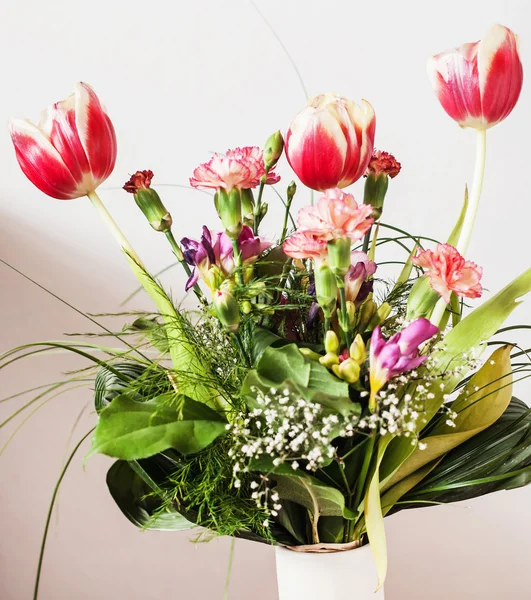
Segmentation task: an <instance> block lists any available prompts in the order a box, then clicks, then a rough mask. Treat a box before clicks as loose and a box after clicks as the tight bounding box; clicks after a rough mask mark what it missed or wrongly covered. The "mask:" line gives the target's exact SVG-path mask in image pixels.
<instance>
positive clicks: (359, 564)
mask: <svg viewBox="0 0 531 600" xmlns="http://www.w3.org/2000/svg"><path fill="white" fill-rule="evenodd" d="M275 553H276V563H277V581H278V597H279V600H341V599H342V598H345V600H347V599H348V600H384V591H383V588H382V589H380V590H379V591H378V592H376V588H377V586H378V576H377V573H376V566H375V564H374V560H373V558H372V553H371V549H370V546H368V545H366V546H362V547H361V548H356V549H355V550H348V551H343V552H331V553H327V554H317V553H312V552H294V551H293V550H288V549H287V548H283V547H281V546H277V547H276V548H275ZM375 592H376V593H375Z"/></svg>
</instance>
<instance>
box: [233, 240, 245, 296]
mask: <svg viewBox="0 0 531 600" xmlns="http://www.w3.org/2000/svg"><path fill="white" fill-rule="evenodd" d="M231 241H232V252H233V254H234V266H235V267H236V278H237V279H238V283H239V284H240V285H243V273H242V253H241V252H240V246H239V245H238V240H235V239H231Z"/></svg>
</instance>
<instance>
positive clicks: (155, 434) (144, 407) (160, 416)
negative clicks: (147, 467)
mask: <svg viewBox="0 0 531 600" xmlns="http://www.w3.org/2000/svg"><path fill="white" fill-rule="evenodd" d="M180 409H181V410H177V408H176V407H175V406H169V405H168V404H167V396H160V397H158V398H155V399H153V400H149V401H147V402H138V401H136V400H133V399H131V398H129V397H127V396H125V395H124V396H118V397H117V398H115V399H114V400H113V401H112V403H111V404H110V405H109V406H108V407H107V408H106V409H105V410H103V411H102V412H101V413H100V418H99V421H98V425H97V427H96V431H95V434H94V437H93V440H92V449H91V451H90V454H95V453H97V452H100V453H102V454H106V455H108V456H112V457H114V458H121V459H123V460H134V459H140V458H147V457H149V456H153V455H154V454H157V453H158V452H161V451H163V450H166V449H167V448H174V449H176V450H177V451H178V452H180V453H181V454H185V455H186V454H195V453H197V452H199V451H201V450H203V449H204V448H206V447H207V446H208V445H209V444H210V443H211V442H213V441H214V440H215V439H216V438H217V437H219V436H220V435H222V434H223V433H224V432H225V425H226V421H225V420H223V418H222V417H221V416H220V415H218V413H216V412H215V411H214V410H212V409H210V408H209V407H208V406H206V405H205V404H201V403H199V402H195V401H193V400H190V399H189V398H186V399H184V402H183V404H182V407H180Z"/></svg>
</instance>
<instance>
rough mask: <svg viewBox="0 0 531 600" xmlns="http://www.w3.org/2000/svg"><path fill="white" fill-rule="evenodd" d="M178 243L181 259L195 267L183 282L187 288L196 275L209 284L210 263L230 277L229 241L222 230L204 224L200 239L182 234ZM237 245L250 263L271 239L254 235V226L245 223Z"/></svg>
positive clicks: (232, 262) (247, 262) (232, 255)
mask: <svg viewBox="0 0 531 600" xmlns="http://www.w3.org/2000/svg"><path fill="white" fill-rule="evenodd" d="M181 245H182V248H183V255H184V259H185V260H186V262H187V263H188V264H189V265H191V266H193V267H194V270H193V271H192V274H191V275H190V278H189V279H188V281H187V282H186V287H185V289H186V291H188V290H189V289H190V288H192V287H193V286H194V285H195V284H196V283H197V282H198V280H199V275H201V276H202V277H203V279H204V280H205V282H206V283H207V284H208V285H209V287H210V283H211V279H210V278H209V276H208V275H209V272H210V270H211V268H212V267H217V269H218V272H219V273H220V274H221V276H222V277H229V276H230V275H231V274H232V272H233V271H234V268H235V265H234V251H233V248H232V241H231V239H230V238H229V236H228V235H227V234H226V233H225V232H224V231H210V230H209V229H208V227H206V225H205V226H203V235H202V236H201V240H200V241H197V240H192V239H190V238H186V237H185V238H183V239H182V240H181ZM238 247H239V249H240V252H241V255H242V262H243V264H250V263H252V262H254V261H256V260H257V259H258V257H259V256H260V255H261V254H262V253H263V252H264V251H265V250H267V249H268V248H269V247H271V243H270V242H267V241H262V240H260V238H258V237H255V236H254V234H253V230H252V229H251V228H250V227H247V226H245V227H244V228H243V229H242V232H241V233H240V237H239V238H238Z"/></svg>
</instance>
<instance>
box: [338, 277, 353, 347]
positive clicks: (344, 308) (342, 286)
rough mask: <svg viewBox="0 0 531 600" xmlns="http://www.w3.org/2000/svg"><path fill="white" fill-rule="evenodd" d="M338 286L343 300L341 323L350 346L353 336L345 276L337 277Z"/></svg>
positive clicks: (347, 343) (346, 341)
mask: <svg viewBox="0 0 531 600" xmlns="http://www.w3.org/2000/svg"><path fill="white" fill-rule="evenodd" d="M337 287H338V288H339V298H340V300H341V310H340V318H339V325H340V326H341V329H342V330H343V333H344V335H345V343H346V345H347V348H350V344H351V343H352V338H351V336H350V323H349V318H348V311H347V297H346V294H345V280H344V278H343V277H338V278H337Z"/></svg>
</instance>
